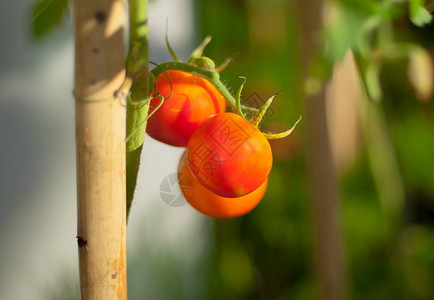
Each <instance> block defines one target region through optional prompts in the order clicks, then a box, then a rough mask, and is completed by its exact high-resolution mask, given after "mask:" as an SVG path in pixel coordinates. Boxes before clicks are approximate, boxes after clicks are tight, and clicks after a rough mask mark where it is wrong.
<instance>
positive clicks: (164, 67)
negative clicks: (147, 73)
mask: <svg viewBox="0 0 434 300" xmlns="http://www.w3.org/2000/svg"><path fill="white" fill-rule="evenodd" d="M169 70H179V71H184V72H188V73H190V74H193V75H196V76H199V77H202V78H205V79H207V80H208V81H210V82H211V83H212V84H213V85H214V86H215V87H216V89H217V90H218V91H219V92H220V93H221V94H222V95H223V96H224V97H225V98H226V101H227V102H228V104H229V105H230V106H231V107H232V109H233V110H234V111H236V112H237V114H239V115H240V116H242V115H243V112H242V111H241V106H239V107H237V102H236V99H235V98H234V96H232V94H231V93H230V92H229V91H228V89H227V88H226V87H225V86H224V84H223V83H222V82H221V81H220V75H219V73H218V72H216V71H211V70H205V69H202V68H199V67H196V66H192V65H189V64H186V63H182V62H166V63H162V64H159V65H158V67H156V68H153V69H152V70H151V73H152V75H153V76H154V77H155V78H158V76H159V75H160V74H161V73H163V72H164V71H169Z"/></svg>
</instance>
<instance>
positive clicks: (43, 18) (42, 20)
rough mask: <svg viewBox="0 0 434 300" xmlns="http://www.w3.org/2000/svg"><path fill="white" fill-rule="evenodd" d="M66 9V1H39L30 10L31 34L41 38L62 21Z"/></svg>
mask: <svg viewBox="0 0 434 300" xmlns="http://www.w3.org/2000/svg"><path fill="white" fill-rule="evenodd" d="M67 9H68V0H39V1H38V2H36V3H35V5H34V7H33V10H32V17H31V22H32V33H33V36H34V37H36V38H42V37H43V36H45V35H46V34H47V33H49V32H50V31H51V30H53V29H54V28H55V27H56V26H57V25H59V24H60V22H61V21H62V17H63V16H64V15H65V13H66V11H67Z"/></svg>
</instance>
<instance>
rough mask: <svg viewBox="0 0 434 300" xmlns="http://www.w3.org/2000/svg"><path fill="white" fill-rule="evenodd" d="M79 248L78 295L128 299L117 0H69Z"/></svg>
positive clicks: (122, 14)
mask: <svg viewBox="0 0 434 300" xmlns="http://www.w3.org/2000/svg"><path fill="white" fill-rule="evenodd" d="M73 4H74V23H75V24H74V26H75V96H76V148H77V188H78V205H77V206H78V235H77V238H78V249H79V266H80V287H81V298H82V299H104V300H110V299H126V295H127V293H126V210H125V193H126V192H125V116H126V112H125V103H121V101H119V99H116V98H115V97H114V92H115V91H116V90H117V89H118V88H119V87H120V86H121V84H122V82H123V80H124V77H125V50H124V27H125V23H126V14H127V12H126V5H125V2H124V1H123V0H94V1H85V0H74V2H73Z"/></svg>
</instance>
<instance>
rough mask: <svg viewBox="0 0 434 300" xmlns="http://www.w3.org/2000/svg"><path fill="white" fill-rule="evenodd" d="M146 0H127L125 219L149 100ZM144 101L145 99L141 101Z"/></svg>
mask: <svg viewBox="0 0 434 300" xmlns="http://www.w3.org/2000/svg"><path fill="white" fill-rule="evenodd" d="M147 12H148V1H147V0H130V1H129V15H130V32H129V33H130V41H129V52H128V57H127V61H126V65H127V76H126V77H127V79H126V80H129V81H130V82H131V84H132V86H131V90H130V92H129V100H128V101H127V137H128V140H127V141H126V144H127V145H126V150H127V156H126V160H127V171H126V172H127V174H126V186H127V192H126V193H127V200H126V201H127V203H126V205H127V220H128V215H129V211H130V207H131V203H132V200H133V196H134V190H135V188H136V182H137V173H138V170H139V162H140V155H141V151H142V145H143V141H144V139H145V132H146V126H145V125H146V120H147V116H148V109H149V101H146V99H147V98H148V97H149V92H150V89H149V83H148V82H149V79H150V78H149V75H148V73H149V71H148V25H147V24H148V22H147ZM144 100H145V101H144Z"/></svg>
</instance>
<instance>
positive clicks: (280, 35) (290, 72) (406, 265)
mask: <svg viewBox="0 0 434 300" xmlns="http://www.w3.org/2000/svg"><path fill="white" fill-rule="evenodd" d="M423 4H424V3H423V2H421V1H409V2H407V1H393V0H392V1H374V0H371V1H356V0H351V1H350V0H342V1H331V3H330V5H331V7H332V10H333V11H332V12H331V13H332V15H333V14H334V17H335V18H334V19H333V22H331V23H330V24H329V25H328V26H327V27H325V28H324V31H323V36H322V38H323V40H324V44H323V47H322V48H321V49H320V51H319V52H318V54H317V58H316V59H315V61H313V62H312V67H311V70H312V73H311V75H312V76H314V77H317V78H320V79H321V80H322V79H324V78H327V76H330V72H331V68H332V67H333V65H334V64H335V63H336V62H339V61H340V60H342V58H343V57H344V55H345V53H346V52H347V50H348V49H349V48H351V49H352V50H353V53H354V55H355V58H356V61H357V65H358V67H359V71H360V74H361V75H362V78H363V81H362V82H363V83H364V85H362V86H363V87H364V88H366V91H367V93H368V94H367V95H368V96H369V98H368V99H365V100H364V101H370V100H369V99H371V101H372V100H378V101H379V100H381V101H380V102H375V103H373V104H372V107H373V111H374V112H375V111H377V113H376V114H378V116H381V115H383V116H384V118H383V119H382V118H381V117H380V119H379V120H380V123H379V125H378V126H380V127H381V128H380V130H381V131H382V132H383V133H385V134H388V135H389V137H390V139H391V142H392V146H393V149H392V151H393V152H394V153H395V154H396V157H397V161H396V163H397V165H398V170H397V171H398V172H399V174H396V176H398V178H399V177H402V179H403V190H404V192H405V193H404V196H405V200H404V201H405V203H404V206H403V207H402V209H401V211H398V216H397V218H398V220H393V219H391V218H389V215H390V212H389V211H388V207H387V206H384V205H383V204H382V201H381V199H380V195H381V191H379V190H378V188H380V189H381V187H378V184H376V182H375V181H376V180H377V179H376V178H375V176H374V175H373V172H375V168H376V164H377V163H382V162H378V161H377V162H376V161H375V157H376V155H375V153H374V154H372V153H369V151H368V149H369V147H371V146H372V145H369V144H366V143H365V144H363V143H362V144H361V147H360V149H359V152H358V155H357V157H356V160H355V161H354V163H353V165H352V166H350V167H349V169H348V170H347V171H346V172H344V173H343V174H341V175H340V176H339V177H338V180H339V194H340V203H341V205H340V206H339V207H340V210H339V216H340V219H339V223H340V225H341V227H340V228H341V232H342V239H343V245H344V247H343V249H344V265H345V266H344V267H345V273H346V282H345V283H344V284H345V285H346V290H347V296H348V298H350V299H430V297H431V295H433V293H434V286H433V285H432V284H431V283H432V282H434V265H433V261H434V239H433V232H434V231H433V224H434V194H433V187H434V184H433V183H434V167H433V161H434V160H433V159H432V158H431V155H432V149H434V145H433V143H434V131H433V130H432V129H433V125H434V124H433V122H434V121H433V120H434V118H433V115H432V114H433V113H434V109H433V104H432V102H428V103H421V102H418V101H417V100H416V97H415V95H414V90H413V88H412V86H411V85H410V83H409V80H408V78H407V63H408V59H409V55H410V54H409V53H410V52H411V50H408V49H407V46H408V45H413V46H414V47H421V48H423V49H427V50H428V51H431V53H432V50H433V48H432V45H433V41H434V40H433V39H432V36H433V30H434V26H433V25H432V24H430V25H427V23H429V21H430V19H431V15H430V14H429V13H428V12H427V11H426V10H425V9H424V8H423ZM199 6H200V8H201V9H200V11H199V12H198V17H199V18H200V20H201V22H202V23H201V24H200V25H201V29H202V35H205V34H209V35H212V36H213V42H212V44H211V45H210V47H209V48H208V49H207V51H208V53H206V54H207V55H208V56H210V57H212V58H214V59H215V60H216V61H220V60H223V59H224V58H225V57H228V56H233V54H234V53H237V55H236V56H234V62H233V63H232V64H231V65H230V66H229V67H228V68H227V70H225V71H224V72H223V74H222V77H223V78H224V79H226V78H227V82H228V85H229V86H231V87H237V86H238V85H239V80H238V79H237V76H239V75H243V76H246V77H247V83H246V86H245V89H246V92H245V93H244V97H249V95H250V94H249V93H251V92H252V91H256V92H258V93H260V94H261V95H263V96H264V97H268V96H270V95H271V94H273V93H275V92H283V95H279V96H278V97H276V100H275V102H274V103H273V105H272V108H274V114H273V115H272V116H270V118H269V119H267V120H266V124H264V126H267V127H268V126H269V125H270V124H276V123H277V124H282V123H284V124H287V125H289V124H291V122H293V120H294V119H295V118H296V116H297V115H298V114H300V113H301V112H302V111H303V101H304V100H303V99H304V98H303V82H301V79H300V78H301V74H300V64H299V61H300V53H299V44H298V38H299V36H298V35H297V32H298V28H297V26H298V25H297V12H296V11H295V10H294V8H293V7H292V6H291V3H290V2H289V1H283V0H281V1H279V0H275V1H253V0H251V1H249V0H246V1H231V0H220V1H217V0H212V1H200V5H199ZM418 10H420V11H419V12H418V13H415V11H418ZM427 13H428V15H427ZM235 14H236V17H234V16H235ZM222 20H224V21H222ZM415 25H420V26H421V25H425V27H422V28H421V27H417V26H415ZM410 48H411V47H410ZM429 67H430V66H428V68H429ZM431 68H432V66H431ZM431 84H432V83H431ZM431 98H432V96H431ZM431 100H432V99H431ZM381 120H382V121H381ZM296 131H297V132H296V133H295V134H294V135H293V136H290V137H289V138H288V139H290V142H288V143H287V144H285V145H283V146H282V147H288V148H289V147H291V148H293V149H291V150H290V149H288V148H287V150H288V151H287V152H288V153H290V156H289V157H288V156H284V157H282V158H280V159H279V157H277V158H276V160H275V162H274V165H273V170H272V172H271V174H270V180H269V188H268V191H267V194H266V196H265V198H264V199H263V201H262V202H261V204H260V205H259V206H258V208H257V209H255V210H254V211H253V212H251V213H250V214H248V215H246V216H244V217H241V218H238V219H235V220H215V221H214V225H215V230H216V246H215V248H214V254H213V267H212V268H211V281H210V282H211V286H210V290H209V298H210V299H316V298H317V297H318V290H317V284H316V282H315V274H314V273H315V272H314V268H313V261H314V258H313V250H312V246H313V234H314V233H313V229H312V226H313V225H312V223H313V221H312V215H311V208H310V206H309V205H310V203H309V202H308V201H307V198H308V192H307V189H308V187H307V182H306V179H307V178H306V170H305V169H306V168H305V160H306V157H305V156H304V152H303V146H304V145H303V140H302V139H301V138H300V135H301V136H302V135H303V132H304V128H303V122H302V123H300V125H299V126H298V128H297V130H296ZM297 134H298V135H297ZM380 146H381V144H380ZM376 149H379V150H378V151H382V148H381V147H380V148H376ZM371 151H372V149H371ZM279 152H280V151H279ZM386 153H387V152H386ZM380 157H381V156H380ZM392 188H393V187H392ZM396 188H397V189H399V188H400V187H398V186H397V187H396ZM230 257H231V258H230Z"/></svg>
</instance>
